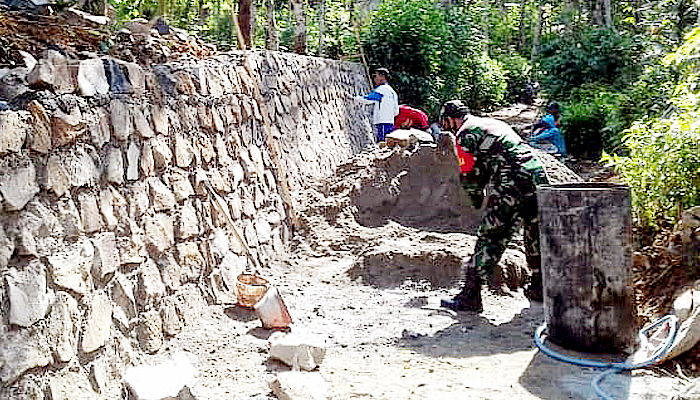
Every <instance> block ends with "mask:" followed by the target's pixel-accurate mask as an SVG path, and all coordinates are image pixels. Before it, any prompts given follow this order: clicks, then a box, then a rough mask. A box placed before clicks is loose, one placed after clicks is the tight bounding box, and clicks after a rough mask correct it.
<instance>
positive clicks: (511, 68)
mask: <svg viewBox="0 0 700 400" xmlns="http://www.w3.org/2000/svg"><path fill="white" fill-rule="evenodd" d="M496 59H497V60H498V61H499V62H500V63H501V66H502V68H503V69H504V70H505V76H506V84H507V86H506V101H507V102H509V103H515V102H520V101H526V100H527V97H528V96H529V95H530V93H529V92H528V84H530V83H531V82H532V64H530V61H528V59H527V58H525V57H522V56H520V55H517V54H514V55H501V56H498V57H496Z"/></svg>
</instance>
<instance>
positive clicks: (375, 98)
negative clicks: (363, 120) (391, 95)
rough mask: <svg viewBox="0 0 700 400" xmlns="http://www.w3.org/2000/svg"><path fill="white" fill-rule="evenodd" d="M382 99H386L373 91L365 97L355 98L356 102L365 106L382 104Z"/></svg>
mask: <svg viewBox="0 0 700 400" xmlns="http://www.w3.org/2000/svg"><path fill="white" fill-rule="evenodd" d="M382 97H384V95H383V94H381V93H379V92H378V91H376V90H372V91H371V92H369V93H367V94H366V95H364V96H355V100H357V101H359V102H361V103H365V104H374V102H381V101H382Z"/></svg>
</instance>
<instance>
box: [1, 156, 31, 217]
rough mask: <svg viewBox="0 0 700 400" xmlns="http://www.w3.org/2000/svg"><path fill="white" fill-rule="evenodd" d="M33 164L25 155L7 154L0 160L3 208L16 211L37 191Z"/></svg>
mask: <svg viewBox="0 0 700 400" xmlns="http://www.w3.org/2000/svg"><path fill="white" fill-rule="evenodd" d="M39 190H40V189H39V184H38V183H37V181H36V169H35V168H34V164H33V163H32V161H31V160H30V159H29V157H26V156H17V157H11V156H7V157H5V158H4V159H2V162H0V193H2V196H3V197H4V198H5V203H4V205H5V210H7V211H18V210H21V209H22V208H24V206H25V205H26V204H27V203H28V202H29V200H31V199H32V198H33V197H34V196H35V195H36V194H37V193H39Z"/></svg>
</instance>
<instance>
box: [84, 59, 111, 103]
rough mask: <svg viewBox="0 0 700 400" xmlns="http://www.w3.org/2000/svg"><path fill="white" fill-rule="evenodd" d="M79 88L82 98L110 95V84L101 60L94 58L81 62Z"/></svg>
mask: <svg viewBox="0 0 700 400" xmlns="http://www.w3.org/2000/svg"><path fill="white" fill-rule="evenodd" d="M78 88H79V89H80V95H81V96H87V97H89V96H94V95H96V94H107V93H109V82H108V81H107V75H105V67H104V64H103V62H102V60H101V59H99V58H92V59H88V60H82V61H80V65H79V66H78Z"/></svg>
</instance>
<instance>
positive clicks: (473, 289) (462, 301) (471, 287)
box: [440, 277, 484, 312]
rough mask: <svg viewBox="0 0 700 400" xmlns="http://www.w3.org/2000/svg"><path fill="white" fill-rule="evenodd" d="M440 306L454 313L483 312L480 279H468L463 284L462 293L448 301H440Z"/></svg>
mask: <svg viewBox="0 0 700 400" xmlns="http://www.w3.org/2000/svg"><path fill="white" fill-rule="evenodd" d="M440 305H441V306H442V307H445V308H449V309H452V310H455V311H473V312H481V311H483V310H484V307H483V304H482V302H481V279H480V278H478V277H470V278H468V280H467V281H466V282H465V283H464V287H463V288H462V291H461V292H459V294H458V295H457V296H455V297H454V298H453V299H449V300H441V301H440Z"/></svg>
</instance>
